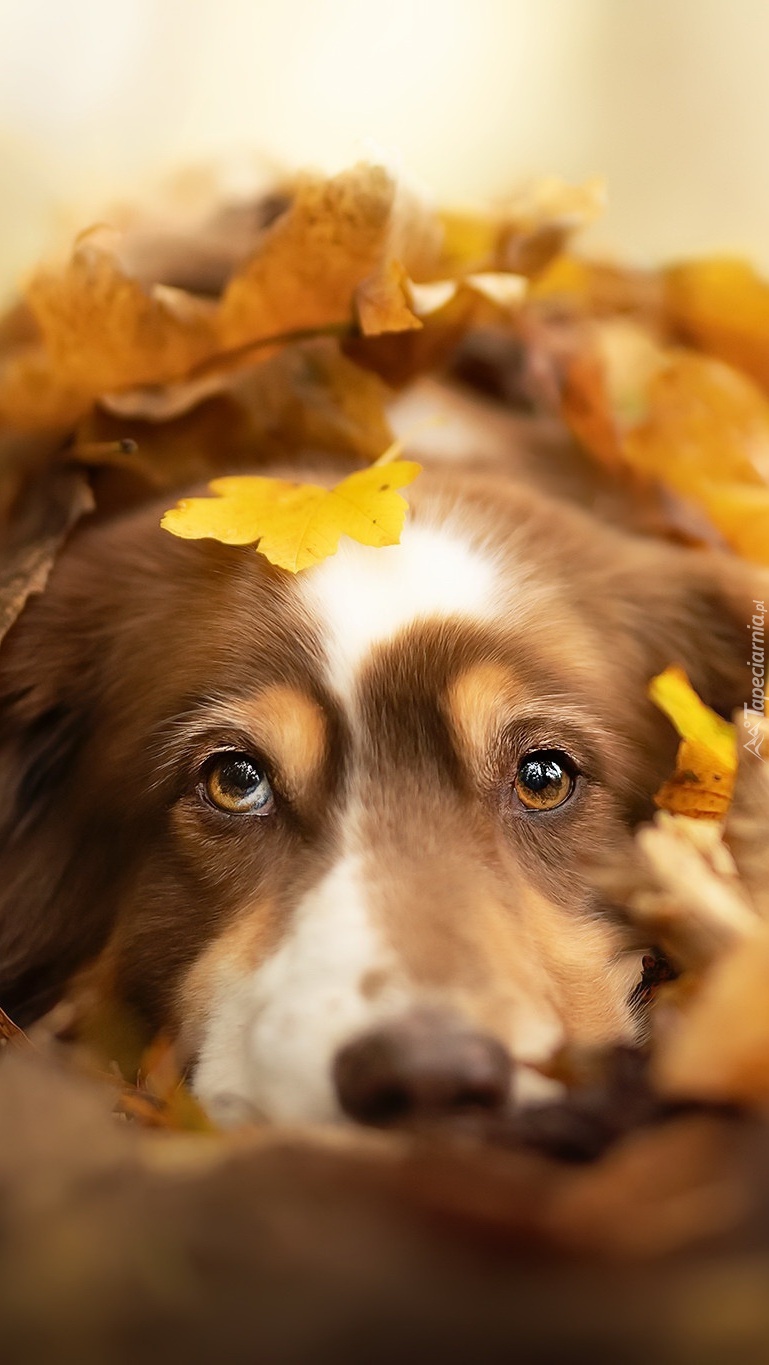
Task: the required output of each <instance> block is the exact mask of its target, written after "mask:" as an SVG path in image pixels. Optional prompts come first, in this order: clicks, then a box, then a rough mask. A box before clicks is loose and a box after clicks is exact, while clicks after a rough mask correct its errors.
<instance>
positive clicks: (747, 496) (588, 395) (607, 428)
mask: <svg viewBox="0 0 769 1365" xmlns="http://www.w3.org/2000/svg"><path fill="white" fill-rule="evenodd" d="M563 415H564V418H565V420H566V421H567V423H568V424H569V426H570V428H571V429H572V431H573V432H574V434H575V435H576V437H577V439H578V440H579V441H580V442H581V443H582V445H583V446H584V447H585V448H586V449H587V450H589V451H590V453H591V454H593V455H594V456H595V457H596V458H598V459H600V460H601V461H602V462H603V463H606V464H610V465H614V466H617V465H621V464H625V465H626V466H629V467H630V468H631V469H632V470H633V471H634V472H635V473H636V474H637V475H639V476H640V477H642V478H644V479H655V480H658V481H659V482H660V483H661V484H663V485H664V486H665V487H666V488H668V489H670V490H671V491H672V492H673V493H674V494H676V495H677V496H680V497H681V498H683V499H685V500H688V501H690V502H692V503H694V504H695V506H696V507H697V508H699V509H700V510H701V511H702V512H704V513H705V514H706V516H707V517H708V518H709V520H710V521H711V522H712V523H713V525H714V526H715V527H716V529H717V530H718V531H719V532H721V534H722V535H723V536H724V538H725V540H726V541H727V543H728V544H729V545H730V546H731V547H732V548H733V549H735V550H736V551H737V552H738V553H740V554H743V555H745V556H746V557H748V558H750V559H753V560H755V561H756V562H758V563H762V564H769V400H768V399H766V398H765V397H764V395H763V394H762V393H761V392H760V390H759V389H758V388H757V387H756V386H755V384H753V383H752V382H751V381H750V380H749V379H748V378H746V377H745V376H744V375H742V374H739V373H738V372H737V371H736V370H733V369H730V368H729V366H727V365H724V364H722V363H721V362H720V361H717V360H713V359H711V358H710V357H708V356H702V355H696V354H694V353H691V352H685V351H682V350H670V349H666V348H664V347H662V346H660V345H659V343H658V342H657V341H655V339H654V338H653V337H652V336H651V335H650V334H649V333H648V332H645V331H644V329H643V328H642V327H640V326H639V324H638V323H629V322H625V321H622V322H617V321H612V322H609V323H602V324H596V325H594V326H593V328H592V329H591V332H590V341H589V343H588V342H586V343H585V345H584V347H583V348H582V349H580V350H578V351H577V354H576V355H575V356H574V357H573V359H572V360H571V362H570V363H569V365H568V366H567V370H566V376H565V383H564V391H563Z"/></svg>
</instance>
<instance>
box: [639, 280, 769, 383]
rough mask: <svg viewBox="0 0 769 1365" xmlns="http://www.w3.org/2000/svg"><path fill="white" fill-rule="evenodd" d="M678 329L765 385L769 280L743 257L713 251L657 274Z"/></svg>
mask: <svg viewBox="0 0 769 1365" xmlns="http://www.w3.org/2000/svg"><path fill="white" fill-rule="evenodd" d="M662 287H663V290H664V305H665V308H666V310H667V313H668V318H669V320H670V322H671V323H672V325H673V327H674V328H675V329H676V330H677V332H678V334H679V335H680V336H681V337H683V339H684V340H685V341H687V342H690V343H692V344H693V345H695V346H698V347H699V348H700V349H701V350H703V351H709V352H710V353H711V354H712V355H715V356H719V357H720V359H721V360H726V361H728V362H729V364H730V365H735V366H736V367H737V368H738V369H740V370H744V372H745V374H747V375H750V376H751V378H752V379H755V380H756V382H757V383H758V384H761V385H762V386H763V387H764V388H769V284H768V283H767V281H766V280H764V279H763V278H762V277H761V275H759V274H758V271H756V270H755V269H754V268H753V266H751V265H750V264H749V263H748V262H747V261H742V260H740V259H739V258H737V257H731V256H716V257H711V258H706V259H704V260H699V261H684V262H682V263H680V264H678V265H674V266H670V267H669V268H668V269H667V270H665V271H664V272H663V274H662Z"/></svg>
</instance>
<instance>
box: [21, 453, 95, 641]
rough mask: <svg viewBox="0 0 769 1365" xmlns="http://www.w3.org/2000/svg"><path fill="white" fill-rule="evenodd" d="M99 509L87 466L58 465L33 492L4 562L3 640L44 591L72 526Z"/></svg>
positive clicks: (29, 495)
mask: <svg viewBox="0 0 769 1365" xmlns="http://www.w3.org/2000/svg"><path fill="white" fill-rule="evenodd" d="M92 508H93V496H92V493H91V489H90V485H89V483H88V478H87V476H86V474H85V473H84V471H83V470H81V469H76V468H74V467H72V466H70V465H61V464H60V465H58V466H56V467H55V469H54V470H53V472H52V473H51V474H50V475H49V476H45V477H44V478H42V479H41V480H39V481H38V482H37V483H35V484H33V485H32V487H31V488H29V489H28V490H27V493H26V496H25V501H24V502H23V504H22V505H21V506H20V508H19V509H18V512H17V517H16V520H15V524H14V527H13V531H12V534H11V535H10V536H9V538H8V541H7V543H6V545H5V547H4V550H3V556H2V564H0V640H2V639H3V637H4V636H5V634H6V633H7V631H8V630H9V629H10V627H11V626H12V625H13V623H14V621H15V620H16V619H17V617H18V616H19V615H20V613H21V612H22V610H23V608H24V606H25V604H26V602H27V600H28V599H29V598H30V597H31V596H32V595H33V594H34V593H38V592H42V590H43V588H44V587H45V585H46V583H47V581H48V575H49V573H50V572H51V568H52V567H53V564H54V561H55V559H56V556H57V554H58V552H59V550H60V549H61V547H62V545H63V544H64V542H65V541H66V539H67V537H68V536H69V534H70V532H71V530H72V528H73V527H74V526H75V525H76V523H77V522H78V521H79V520H80V518H81V517H82V516H84V515H85V513H86V512H90V511H91V510H92Z"/></svg>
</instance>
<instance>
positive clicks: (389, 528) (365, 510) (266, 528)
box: [161, 460, 421, 573]
mask: <svg viewBox="0 0 769 1365" xmlns="http://www.w3.org/2000/svg"><path fill="white" fill-rule="evenodd" d="M420 470H421V465H418V464H415V463H413V462H412V461H409V460H394V461H393V462H392V463H390V464H374V465H371V466H370V467H369V468H368V469H361V470H358V471H356V473H354V474H349V475H348V477H347V478H346V479H342V481H341V483H338V484H336V485H335V487H333V488H321V487H319V486H318V485H316V484H311V483H292V482H290V481H289V480H287V479H266V478H258V477H254V476H250V475H243V476H234V477H232V478H226V479H214V481H213V482H212V483H211V484H209V488H210V491H211V492H212V493H213V494H214V495H215V496H214V497H212V498H185V499H183V500H182V501H181V502H180V503H179V504H178V505H177V506H176V507H174V508H172V509H171V510H170V511H168V512H166V514H165V516H164V517H163V519H162V522H161V525H162V526H163V528H164V529H165V530H166V531H170V532H171V534H172V535H175V536H180V537H181V538H182V539H185V540H202V539H206V538H210V539H213V540H220V541H222V543H223V544H225V545H253V546H254V548H255V549H257V550H258V551H259V553H260V554H262V555H264V556H265V558H266V559H268V560H269V561H270V563H271V564H275V565H277V567H278V568H281V569H287V570H288V571H289V573H298V572H299V571H300V570H301V569H308V568H310V566H311V565H313V564H318V563H319V562H320V561H321V560H322V559H327V558H328V556H329V555H333V554H335V553H336V550H337V548H338V546H339V541H340V539H341V537H342V536H349V537H350V538H351V539H352V540H357V541H359V542H360V543H361V545H375V546H378V547H381V546H384V545H397V544H398V542H399V540H400V536H401V531H402V530H403V522H404V520H405V516H406V509H407V506H408V504H407V503H406V499H405V498H403V497H401V495H400V494H399V493H398V492H397V491H396V490H397V489H399V488H404V487H406V485H407V484H410V483H412V482H413V480H414V479H415V478H416V476H417V474H418V473H419V472H420Z"/></svg>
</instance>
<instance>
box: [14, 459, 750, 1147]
mask: <svg viewBox="0 0 769 1365" xmlns="http://www.w3.org/2000/svg"><path fill="white" fill-rule="evenodd" d="M412 504H413V512H412V515H411V517H410V519H409V521H408V524H407V526H406V530H405V532H404V536H403V542H402V544H401V545H400V546H398V547H393V548H392V549H387V550H374V549H368V548H364V547H361V546H358V545H354V544H351V543H347V544H343V546H342V548H341V549H340V551H339V553H338V554H337V555H336V556H335V557H334V558H332V559H330V560H327V561H326V562H325V563H323V564H322V565H320V566H318V567H317V568H316V569H313V570H310V571H307V572H306V573H304V574H300V575H298V576H297V577H295V578H294V577H292V576H290V575H286V574H283V573H282V572H280V571H277V570H274V569H272V568H270V566H268V565H267V564H266V563H265V562H264V561H263V560H262V559H261V558H260V557H259V556H258V555H257V554H255V553H254V552H253V551H251V550H248V549H230V548H226V547H223V546H220V545H216V544H213V543H210V542H206V543H200V544H190V543H186V542H178V541H175V540H173V539H172V538H171V537H169V536H167V535H166V534H165V533H163V532H161V531H160V529H159V527H158V513H157V509H154V508H153V509H151V510H150V511H142V512H140V513H138V514H133V515H132V516H130V517H129V518H127V519H126V520H125V521H123V522H121V523H114V524H106V525H103V526H101V527H99V526H95V527H94V528H92V529H91V530H87V531H85V532H83V533H81V534H80V535H79V536H78V537H76V538H75V540H74V541H73V543H72V545H71V546H70V548H69V549H68V550H67V551H66V552H65V554H64V555H63V556H62V558H61V560H60V562H59V564H58V566H57V568H56V570H55V573H54V576H53V579H52V582H51V585H50V588H49V590H48V591H47V592H46V593H45V594H44V595H43V596H42V597H41V598H40V599H38V600H37V601H36V602H34V603H33V604H32V605H31V606H30V607H29V608H28V611H27V612H26V613H25V616H24V618H23V619H22V622H21V623H20V624H19V626H18V627H17V628H16V630H15V631H14V632H13V634H12V636H11V637H10V639H9V640H8V642H7V648H6V649H5V651H4V656H5V657H4V663H3V668H2V673H1V674H0V688H1V689H2V690H1V692H0V696H2V698H3V721H2V733H1V734H0V738H1V739H2V776H3V783H2V796H1V797H0V802H2V808H0V825H1V826H2V828H3V830H4V831H5V839H4V844H5V847H4V851H3V853H2V854H1V855H0V883H1V884H2V887H1V889H0V1003H2V1004H3V1005H4V1006H5V1007H6V1009H9V1010H11V1011H14V1012H16V1013H17V1014H18V1015H19V1016H21V1017H25V1016H26V1017H29V1016H30V1015H32V1014H34V1013H35V1012H36V1011H39V1010H40V1009H41V1008H43V1007H44V1006H45V1005H46V1004H47V1003H49V1002H50V1000H51V999H52V998H53V997H54V996H55V994H56V992H57V991H58V990H59V989H60V988H61V985H62V983H63V982H64V981H65V980H66V979H67V977H68V976H69V975H70V974H71V973H72V972H73V971H74V970H75V969H76V968H78V967H79V966H80V965H82V963H83V962H84V961H86V960H88V959H93V958H94V957H96V961H97V966H96V969H95V971H94V972H93V973H92V978H91V979H92V981H96V982H97V983H98V989H100V990H101V991H103V992H104V993H107V994H110V995H113V996H114V997H115V998H116V999H118V1000H120V1001H121V1002H123V1003H124V1004H125V1005H126V1007H127V1008H129V1009H130V1010H131V1011H132V1013H133V1014H134V1016H135V1017H136V1018H137V1019H139V1020H141V1021H142V1022H143V1024H144V1025H145V1027H146V1029H147V1030H148V1032H153V1031H155V1030H164V1031H166V1032H173V1033H175V1034H176V1035H177V1036H178V1037H179V1038H180V1040H181V1044H182V1046H183V1048H184V1050H185V1052H186V1054H187V1055H188V1056H189V1058H190V1059H191V1062H192V1065H193V1067H194V1077H195V1082H194V1083H195V1086H196V1089H197V1091H198V1093H199V1094H200V1096H201V1097H202V1099H203V1100H204V1102H205V1103H206V1104H207V1105H208V1106H209V1107H210V1109H211V1111H212V1112H213V1114H214V1115H216V1116H218V1117H220V1118H222V1119H224V1120H229V1121H233V1120H237V1119H240V1118H242V1117H248V1116H254V1115H259V1116H264V1117H267V1118H269V1119H278V1120H293V1119H318V1120H323V1119H329V1118H334V1117H337V1116H339V1115H340V1114H341V1112H342V1111H346V1112H347V1113H348V1114H350V1115H352V1116H353V1117H356V1118H361V1119H365V1120H373V1121H387V1120H388V1119H391V1118H397V1117H400V1116H401V1115H402V1114H404V1113H407V1112H409V1111H419V1110H421V1109H424V1110H430V1109H435V1110H451V1109H454V1108H457V1109H459V1108H464V1107H467V1106H471V1107H472V1106H478V1107H498V1106H501V1105H503V1104H506V1103H507V1102H508V1100H509V1099H510V1098H511V1097H512V1098H513V1099H514V1100H515V1099H516V1098H519V1099H523V1098H524V1097H525V1096H526V1095H527V1093H528V1092H529V1089H530V1087H531V1084H532V1077H533V1075H534V1073H533V1072H531V1071H530V1070H529V1067H530V1065H531V1064H536V1063H538V1062H541V1061H543V1060H544V1059H546V1058H547V1057H548V1056H550V1055H551V1054H552V1053H553V1052H554V1051H555V1050H556V1049H557V1048H558V1047H559V1045H560V1044H562V1043H563V1042H565V1041H567V1040H570V1041H575V1040H576V1041H579V1040H581V1041H584V1042H597V1041H602V1040H610V1039H614V1038H620V1037H629V1036H632V1034H633V1030H634V1027H635V1023H634V1019H633V1017H632V1013H631V1010H630V1007H629V1004H628V997H629V995H630V993H631V990H632V987H633V985H634V983H635V981H636V980H637V979H638V954H637V953H630V952H628V950H627V944H626V943H625V942H624V940H623V934H622V931H621V929H620V927H619V926H618V924H617V923H616V922H615V920H614V919H613V918H612V916H611V915H610V914H609V913H608V912H607V907H605V906H604V905H603V904H602V903H601V900H600V897H599V896H598V895H597V893H596V892H595V891H594V889H593V885H592V872H593V869H594V866H595V864H596V862H597V861H598V860H599V859H600V857H601V856H602V854H603V853H605V852H607V851H608V850H610V849H612V848H615V847H618V846H619V845H620V844H621V842H622V840H623V839H628V838H629V832H630V830H631V828H632V826H633V824H634V823H635V822H637V821H638V820H639V819H640V818H642V817H643V816H645V815H646V814H648V813H649V810H650V808H651V802H650V798H651V796H652V794H653V792H654V790H655V789H656V787H657V786H658V785H659V783H660V781H661V780H662V779H663V777H664V776H665V775H666V774H667V773H668V772H669V770H670V768H671V766H672V762H673V756H674V753H675V737H674V735H673V733H672V731H671V730H670V729H669V727H668V726H667V723H666V722H665V721H664V720H663V719H662V717H661V716H659V715H658V714H657V713H656V712H655V710H654V708H653V707H652V706H651V705H650V703H649V702H648V701H647V700H646V697H645V688H646V684H647V681H648V679H649V677H650V676H652V675H653V674H654V673H655V672H656V671H658V670H659V669H661V668H662V667H664V666H665V665H666V664H667V663H669V662H672V661H673V660H678V661H680V662H682V663H684V665H686V666H687V667H688V668H689V671H690V673H691V675H692V679H693V681H694V683H695V685H696V686H697V687H698V688H699V690H700V691H701V692H702V694H703V695H704V696H705V697H706V699H707V700H708V701H710V702H711V703H712V704H714V705H716V706H717V707H718V708H719V709H721V710H722V711H728V710H729V709H730V708H731V707H733V706H735V705H738V704H740V703H741V701H742V697H743V695H746V682H745V670H744V658H743V653H744V651H743V650H742V647H741V646H742V640H743V636H744V629H745V622H746V621H747V620H748V619H749V614H750V613H749V604H750V601H751V596H752V591H751V584H750V576H749V573H748V571H747V570H744V569H743V568H741V567H740V566H739V565H736V564H734V565H733V564H731V563H730V562H729V561H726V560H721V559H719V558H718V557H717V556H708V555H700V554H696V553H693V552H684V551H678V550H675V549H673V548H668V547H664V546H661V545H657V544H652V543H646V542H641V541H634V540H631V539H630V538H629V537H621V536H619V535H616V534H614V533H612V532H610V531H609V530H608V529H606V528H604V527H601V526H600V525H599V524H598V523H597V522H593V521H591V520H590V519H588V518H587V517H584V516H582V515H581V514H580V513H577V512H575V511H573V510H571V509H568V508H566V507H565V506H561V505H559V504H557V503H555V502H551V501H548V500H545V499H541V498H538V497H537V496H536V495H534V494H532V493H531V492H529V491H526V490H523V491H521V490H520V489H516V488H515V487H514V486H511V485H510V484H506V483H504V482H502V481H501V480H494V479H489V480H485V481H484V480H472V479H470V478H469V477H467V476H466V475H462V474H455V475H439V474H432V475H427V474H426V475H423V476H422V478H421V479H420V482H419V484H418V485H417V486H416V488H415V491H414V495H413V498H412ZM743 611H744V613H745V614H744V616H743V615H742V613H743Z"/></svg>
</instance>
